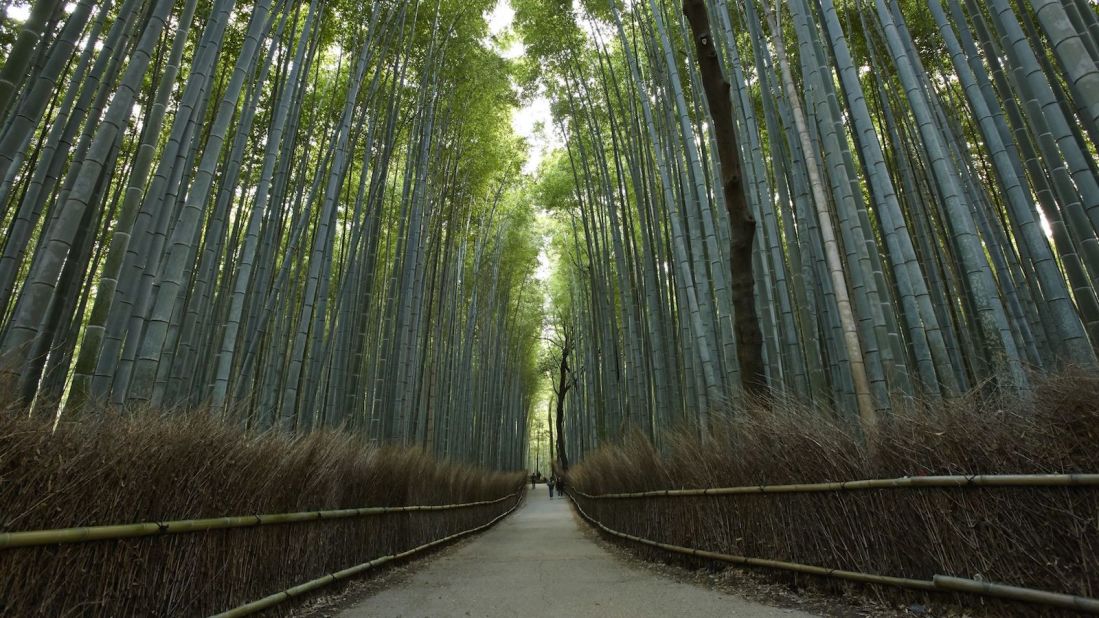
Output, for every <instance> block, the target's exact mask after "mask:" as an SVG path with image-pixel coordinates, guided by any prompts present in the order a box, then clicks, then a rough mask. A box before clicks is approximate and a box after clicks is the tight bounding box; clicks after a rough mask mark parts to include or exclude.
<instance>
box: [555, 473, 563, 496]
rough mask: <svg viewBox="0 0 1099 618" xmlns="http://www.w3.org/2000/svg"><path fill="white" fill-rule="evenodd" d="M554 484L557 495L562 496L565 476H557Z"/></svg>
mask: <svg viewBox="0 0 1099 618" xmlns="http://www.w3.org/2000/svg"><path fill="white" fill-rule="evenodd" d="M554 484H555V485H556V486H557V495H558V496H564V495H565V477H563V476H559V477H557V480H556V482H555V483H554Z"/></svg>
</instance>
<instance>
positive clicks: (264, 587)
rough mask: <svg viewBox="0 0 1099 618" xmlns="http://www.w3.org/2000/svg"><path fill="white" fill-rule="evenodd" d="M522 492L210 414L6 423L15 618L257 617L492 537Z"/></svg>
mask: <svg viewBox="0 0 1099 618" xmlns="http://www.w3.org/2000/svg"><path fill="white" fill-rule="evenodd" d="M522 485H523V478H522V475H521V474H509V473H496V472H489V471H485V470H481V469H475V468H469V467H464V466H460V465H455V464H450V463H446V462H439V461H436V460H434V459H432V458H431V457H429V456H427V455H426V454H424V453H422V452H420V451H416V450H414V449H398V448H371V447H368V446H365V445H363V444H361V443H359V442H357V441H355V440H352V439H349V438H348V437H346V436H340V435H337V434H316V435H311V436H309V437H306V438H303V439H298V440H290V439H287V438H285V437H280V436H276V435H261V436H256V435H247V434H244V433H242V432H241V431H240V430H239V429H236V428H233V427H230V426H226V425H224V424H221V423H218V422H216V421H214V420H211V419H209V418H206V417H204V416H203V415H195V416H193V417H179V416H173V417H166V418H163V419H158V418H149V417H147V416H142V417H141V418H118V417H113V418H103V419H89V420H82V421H78V422H69V423H63V424H62V425H61V426H59V427H58V428H57V430H56V431H52V428H51V427H50V426H49V425H48V424H43V423H40V422H36V421H29V420H25V419H16V418H11V417H3V416H2V415H0V573H3V577H0V616H20V617H22V616H90V617H99V616H104V617H105V616H165V617H167V616H173V617H174V616H207V615H210V614H214V613H216V612H225V611H226V610H228V609H230V608H237V609H236V610H233V613H231V614H230V615H245V614H247V613H249V612H251V611H256V610H258V609H262V608H268V607H271V606H272V605H273V604H274V602H276V601H283V600H287V599H292V598H295V597H297V596H300V594H302V593H304V592H306V591H309V590H313V589H315V588H317V587H319V586H321V585H324V584H328V583H332V582H336V581H339V580H341V579H344V578H346V577H348V576H350V574H354V573H361V572H363V571H365V570H367V569H370V568H373V567H376V566H379V565H381V564H385V563H387V562H391V561H394V560H400V559H403V558H406V557H409V556H411V555H413V554H415V553H418V552H421V551H424V550H427V549H431V548H433V547H436V546H438V545H441V544H443V543H445V542H448V541H451V540H454V539H455V538H458V537H459V536H462V535H465V534H471V533H473V532H475V531H478V530H481V529H484V528H485V527H487V526H488V525H491V524H492V523H494V522H496V521H498V520H499V519H500V518H501V517H502V516H504V515H505V514H506V513H508V512H510V510H511V509H512V508H514V506H515V505H516V504H518V503H519V501H520V500H521V499H522V496H521V495H520V494H517V493H516V492H517V491H518V490H520V489H521V488H522ZM361 505H385V506H367V507H363V506H361ZM224 513H238V514H240V513H261V515H236V516H232V517H220V516H219V515H221V514H224ZM262 513H270V515H263V514H262ZM125 522H134V523H125ZM137 537H144V538H137ZM88 541H95V542H88ZM341 574H342V575H341ZM302 582H306V583H305V584H303V583H302ZM273 593H274V594H273ZM257 599H259V600H260V601H256V600H257ZM283 607H284V606H279V607H274V608H273V609H271V611H272V612H274V613H280V612H282V611H283V609H282V608H283Z"/></svg>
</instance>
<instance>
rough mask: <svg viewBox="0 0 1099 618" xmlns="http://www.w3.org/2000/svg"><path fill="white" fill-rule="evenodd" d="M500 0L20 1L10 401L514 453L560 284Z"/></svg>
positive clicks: (48, 410)
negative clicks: (530, 162) (544, 259)
mask: <svg viewBox="0 0 1099 618" xmlns="http://www.w3.org/2000/svg"><path fill="white" fill-rule="evenodd" d="M491 4H492V3H486V2H469V1H467V0H461V1H457V0H436V1H433V2H428V1H419V2H402V1H392V2H390V1H380V2H351V1H348V0H308V1H306V0H256V1H255V2H240V1H238V0H201V1H200V0H98V1H96V0H78V1H76V2H71V3H70V2H61V1H60V0H35V1H34V2H32V3H30V6H29V10H28V11H27V12H28V15H27V16H26V18H25V19H23V20H15V19H13V18H11V17H10V15H11V14H12V11H11V9H12V8H13V7H14V6H15V5H14V4H13V3H11V2H2V3H0V14H3V15H4V16H5V17H4V22H3V25H2V28H0V58H2V59H3V67H2V69H0V122H2V124H0V182H2V185H0V207H2V208H3V210H2V214H0V217H2V225H3V226H4V228H5V232H6V233H5V237H4V243H3V253H2V255H0V311H2V318H3V321H2V335H0V377H2V378H3V384H4V388H5V395H6V396H7V397H9V398H12V399H14V400H15V401H16V402H18V403H19V404H21V406H22V409H28V408H30V409H32V410H33V411H32V413H33V414H47V415H48V414H53V413H54V411H56V410H61V411H60V414H62V415H65V414H82V413H95V412H96V411H97V410H100V409H103V408H105V407H107V406H124V407H150V408H154V409H168V410H171V409H183V408H200V407H208V408H209V409H210V410H211V411H212V412H213V413H216V414H223V415H225V416H226V417H228V418H230V419H234V420H236V421H237V422H239V423H240V424H242V425H243V426H246V427H249V428H252V429H256V430H261V431H262V430H269V429H274V430H281V431H286V432H296V433H304V432H309V431H312V430H314V429H319V428H337V427H340V428H346V429H348V430H350V431H354V432H358V433H360V434H363V435H364V436H367V437H368V438H370V439H373V440H375V441H378V442H382V441H384V442H390V443H399V444H405V445H418V446H422V447H424V448H426V449H428V450H430V451H432V452H434V453H436V454H438V455H440V456H444V457H448V458H452V459H455V460H460V461H467V462H472V463H479V464H483V465H488V466H491V467H497V468H511V469H514V468H518V467H521V465H522V457H523V454H524V453H523V449H524V447H525V442H524V441H525V436H526V430H527V413H526V411H527V409H528V408H529V407H530V404H531V399H532V397H533V394H534V392H535V389H536V387H537V386H538V384H539V376H538V372H537V367H536V362H537V345H538V340H539V336H540V334H541V330H540V329H541V322H542V317H541V312H542V298H541V294H540V293H537V292H536V288H537V285H536V283H537V282H536V281H535V280H534V278H533V275H534V270H535V267H536V265H537V251H538V249H537V235H536V233H535V230H534V219H533V216H532V214H531V212H530V210H529V208H527V207H526V206H525V204H526V198H525V195H526V193H527V192H528V191H529V187H525V186H524V185H523V183H521V182H519V180H518V179H519V174H518V169H519V166H520V165H521V164H522V160H523V157H524V156H525V155H524V149H523V146H522V143H521V142H520V140H519V139H517V138H516V137H515V136H514V135H513V134H512V131H511V128H510V114H511V112H512V110H513V109H514V108H515V105H516V103H517V102H516V97H515V94H514V92H513V90H512V84H511V81H510V75H511V70H510V68H509V65H507V63H506V61H504V60H503V59H502V58H500V56H499V55H498V54H497V53H496V52H494V51H493V50H492V48H491V45H490V42H489V41H488V34H487V31H486V23H485V19H484V13H485V12H486V11H488V10H489V9H491V8H492V6H491ZM58 406H60V408H59V407H58Z"/></svg>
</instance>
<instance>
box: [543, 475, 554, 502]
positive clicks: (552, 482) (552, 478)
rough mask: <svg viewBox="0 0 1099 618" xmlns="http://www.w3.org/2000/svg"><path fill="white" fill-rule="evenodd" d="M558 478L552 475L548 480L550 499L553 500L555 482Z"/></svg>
mask: <svg viewBox="0 0 1099 618" xmlns="http://www.w3.org/2000/svg"><path fill="white" fill-rule="evenodd" d="M556 480H557V479H556V477H552V476H551V477H550V479H549V480H548V481H546V487H549V492H550V500H553V484H554V482H555V481H556Z"/></svg>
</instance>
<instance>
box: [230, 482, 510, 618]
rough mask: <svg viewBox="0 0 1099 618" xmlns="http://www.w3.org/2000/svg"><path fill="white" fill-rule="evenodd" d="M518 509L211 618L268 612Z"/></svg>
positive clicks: (479, 529)
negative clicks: (287, 602) (294, 599)
mask: <svg viewBox="0 0 1099 618" xmlns="http://www.w3.org/2000/svg"><path fill="white" fill-rule="evenodd" d="M517 494H518V492H516V493H514V494H511V495H510V496H505V497H504V498H501V500H506V499H508V498H511V497H514V496H516V495H517ZM495 502H499V500H496V501H495ZM518 507H519V500H516V501H515V504H513V505H512V507H511V508H510V509H508V510H507V511H505V512H504V513H502V514H500V515H498V516H497V517H496V518H495V519H493V520H492V521H490V522H488V523H487V524H482V525H480V526H477V527H476V528H470V529H469V530H465V531H463V532H458V533H456V534H452V535H450V536H447V537H443V538H441V539H439V540H437V541H432V542H430V543H427V544H424V545H420V546H419V547H414V548H412V549H409V550H407V551H403V552H400V553H397V554H392V555H389V556H382V557H380V558H375V559H373V560H370V561H368V562H363V563H362V564H357V565H355V566H353V567H349V568H346V569H344V570H342V571H336V572H335V573H329V574H327V575H325V576H323V577H318V578H317V579H313V580H310V581H307V582H305V583H303V584H298V585H297V586H294V587H292V588H287V589H286V590H283V591H282V592H276V593H275V594H272V595H269V596H266V597H263V598H262V599H258V600H256V601H252V602H251V603H247V604H245V605H241V606H240V607H236V608H233V609H230V610H228V611H225V612H222V613H220V614H215V615H213V616H211V618H237V617H238V616H249V615H251V614H254V613H256V612H258V611H261V610H264V609H267V608H269V607H273V606H275V605H278V604H279V603H282V602H283V601H287V600H289V599H292V598H294V597H297V596H300V595H302V594H305V593H306V592H310V591H312V590H316V589H318V588H321V587H323V586H327V585H328V584H331V583H333V582H336V581H339V580H341V579H347V578H349V577H354V576H355V575H358V574H359V573H362V572H364V571H367V570H369V569H372V568H374V567H377V566H381V565H383V564H385V563H387V562H392V561H394V560H400V559H402V558H407V557H409V556H412V555H414V554H417V553H420V552H422V551H425V550H428V549H431V548H432V547H437V546H439V545H443V544H445V543H449V542H450V541H453V540H455V539H459V538H461V537H463V536H467V535H470V534H473V533H475V532H480V531H481V530H485V529H486V528H489V527H491V526H493V525H495V524H496V523H497V522H498V521H500V520H501V519H503V518H505V517H507V516H508V515H510V514H511V513H512V512H513V511H514V510H515V509H516V508H518Z"/></svg>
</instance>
